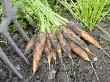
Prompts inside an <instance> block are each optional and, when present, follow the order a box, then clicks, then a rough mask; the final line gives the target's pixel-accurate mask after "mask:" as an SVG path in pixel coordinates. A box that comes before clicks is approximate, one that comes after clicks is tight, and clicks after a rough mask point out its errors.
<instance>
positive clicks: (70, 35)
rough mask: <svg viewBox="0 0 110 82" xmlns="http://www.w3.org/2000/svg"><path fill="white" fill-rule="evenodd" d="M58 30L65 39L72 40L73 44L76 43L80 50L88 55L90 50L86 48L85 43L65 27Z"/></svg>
mask: <svg viewBox="0 0 110 82" xmlns="http://www.w3.org/2000/svg"><path fill="white" fill-rule="evenodd" d="M60 30H61V32H62V33H63V35H64V37H65V38H66V39H68V40H72V41H73V42H75V43H77V44H78V45H79V46H80V47H81V48H83V49H84V50H85V51H86V52H88V53H90V50H89V48H88V47H87V45H86V43H85V42H84V41H83V40H81V39H80V38H79V36H77V35H76V34H75V33H74V32H73V31H72V30H70V29H69V28H66V27H61V28H60Z"/></svg>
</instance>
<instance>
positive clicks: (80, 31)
mask: <svg viewBox="0 0 110 82" xmlns="http://www.w3.org/2000/svg"><path fill="white" fill-rule="evenodd" d="M67 27H69V28H70V29H71V30H72V31H74V32H75V33H76V34H77V35H79V36H80V37H81V38H83V39H84V40H86V41H87V42H89V43H91V44H93V45H94V46H95V47H97V48H100V49H101V48H102V47H101V46H100V45H99V43H98V42H97V41H96V40H95V39H94V38H93V37H92V36H91V35H89V34H88V33H87V32H86V31H84V30H83V29H82V28H80V27H81V26H80V25H79V24H78V23H76V22H71V23H70V24H69V25H68V26H67Z"/></svg>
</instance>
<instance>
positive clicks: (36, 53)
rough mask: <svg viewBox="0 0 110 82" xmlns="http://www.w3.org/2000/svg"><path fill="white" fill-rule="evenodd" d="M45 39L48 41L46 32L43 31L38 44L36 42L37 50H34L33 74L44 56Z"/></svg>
mask: <svg viewBox="0 0 110 82" xmlns="http://www.w3.org/2000/svg"><path fill="white" fill-rule="evenodd" d="M45 41H46V34H45V33H43V32H41V33H40V34H39V35H38V38H37V41H36V44H35V50H34V56H33V67H32V68H33V75H34V74H35V72H36V71H37V69H38V64H39V61H40V59H41V57H42V52H43V50H44V46H45Z"/></svg>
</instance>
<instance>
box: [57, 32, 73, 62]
mask: <svg viewBox="0 0 110 82" xmlns="http://www.w3.org/2000/svg"><path fill="white" fill-rule="evenodd" d="M57 38H58V40H59V43H60V45H61V48H62V50H63V52H64V53H66V54H67V55H68V57H69V58H70V59H71V60H72V63H73V59H72V56H71V48H70V47H69V45H68V43H67V41H66V40H65V39H64V37H63V35H62V33H61V32H60V31H58V33H57Z"/></svg>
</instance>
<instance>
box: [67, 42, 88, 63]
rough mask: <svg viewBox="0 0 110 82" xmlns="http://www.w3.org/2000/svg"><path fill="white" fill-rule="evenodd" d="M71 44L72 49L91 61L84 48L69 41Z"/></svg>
mask: <svg viewBox="0 0 110 82" xmlns="http://www.w3.org/2000/svg"><path fill="white" fill-rule="evenodd" d="M69 46H70V47H71V49H72V51H73V52H75V53H76V54H77V55H79V56H80V57H81V58H83V59H84V60H86V61H90V59H89V57H88V55H87V53H86V52H85V51H84V50H83V49H81V48H80V47H79V46H78V45H76V44H75V43H73V42H71V41H69Z"/></svg>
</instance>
